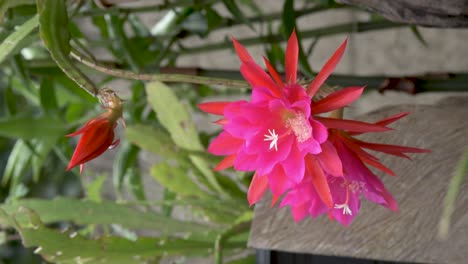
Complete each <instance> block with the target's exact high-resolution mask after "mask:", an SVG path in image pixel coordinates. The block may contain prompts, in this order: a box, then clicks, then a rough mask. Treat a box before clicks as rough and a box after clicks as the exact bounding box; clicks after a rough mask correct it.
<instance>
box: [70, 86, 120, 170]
mask: <svg viewBox="0 0 468 264" xmlns="http://www.w3.org/2000/svg"><path fill="white" fill-rule="evenodd" d="M99 98H100V101H101V103H102V105H103V107H104V108H105V109H106V110H107V111H106V112H105V113H103V114H101V115H99V116H98V117H95V118H93V119H91V120H90V121H88V122H87V123H86V125H85V126H84V127H82V128H80V129H78V130H77V131H75V132H73V133H71V134H68V135H66V136H67V137H74V136H78V135H81V137H80V140H79V141H78V144H77V146H76V149H75V151H74V152H73V156H72V158H71V159H70V162H69V164H68V166H67V170H70V169H72V168H73V167H75V166H78V165H80V173H81V172H82V171H83V168H84V164H85V163H86V162H88V161H90V160H92V159H95V158H97V157H98V156H100V155H101V154H102V153H104V152H105V151H106V150H107V149H109V148H114V147H116V146H117V145H118V144H119V141H120V140H119V139H116V140H115V139H114V128H115V127H116V126H117V121H118V120H119V119H120V118H121V117H122V101H121V99H120V98H119V97H118V96H117V95H116V94H115V93H114V92H113V91H112V90H110V89H101V93H100V97H99Z"/></svg>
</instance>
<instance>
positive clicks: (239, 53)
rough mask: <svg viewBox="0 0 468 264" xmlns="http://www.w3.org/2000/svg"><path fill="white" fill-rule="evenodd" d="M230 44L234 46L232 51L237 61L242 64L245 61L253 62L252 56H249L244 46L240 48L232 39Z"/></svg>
mask: <svg viewBox="0 0 468 264" xmlns="http://www.w3.org/2000/svg"><path fill="white" fill-rule="evenodd" d="M232 43H233V44H234V49H235V50H236V52H237V56H239V59H240V60H241V61H242V62H247V61H252V62H253V61H254V60H253V59H252V56H250V54H249V52H248V51H247V49H246V48H244V46H242V45H241V44H240V43H239V42H238V41H237V40H236V39H235V38H234V37H232Z"/></svg>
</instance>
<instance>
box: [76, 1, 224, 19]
mask: <svg viewBox="0 0 468 264" xmlns="http://www.w3.org/2000/svg"><path fill="white" fill-rule="evenodd" d="M218 1H220V0H204V1H203V4H204V5H210V4H214V3H216V2H218ZM193 5H194V1H193V0H178V1H174V2H169V1H164V3H163V4H158V5H149V6H141V7H132V8H124V7H118V6H113V7H111V8H107V9H91V10H86V11H83V12H81V13H79V14H78V16H102V15H105V14H109V15H119V14H125V13H148V12H154V11H163V10H168V9H173V8H176V7H189V6H193Z"/></svg>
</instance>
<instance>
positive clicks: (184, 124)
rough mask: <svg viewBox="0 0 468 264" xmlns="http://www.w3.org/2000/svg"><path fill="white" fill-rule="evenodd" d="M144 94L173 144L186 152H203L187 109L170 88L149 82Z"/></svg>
mask: <svg viewBox="0 0 468 264" xmlns="http://www.w3.org/2000/svg"><path fill="white" fill-rule="evenodd" d="M146 93H147V94H148V102H149V103H150V105H151V107H152V108H153V110H154V111H155V112H156V114H157V116H158V119H159V121H160V122H161V124H162V125H163V126H164V128H166V129H167V131H169V134H170V135H171V137H172V139H173V140H174V143H175V144H176V145H177V146H179V147H181V148H184V149H187V150H203V147H202V145H201V143H200V140H199V138H198V132H197V130H196V128H195V124H194V123H193V121H192V118H191V116H190V113H189V111H188V110H187V107H186V106H185V105H184V104H182V102H180V101H179V99H178V98H177V97H176V95H175V93H174V92H173V91H172V90H171V88H170V87H169V86H167V85H165V84H164V83H162V82H150V83H148V84H147V85H146Z"/></svg>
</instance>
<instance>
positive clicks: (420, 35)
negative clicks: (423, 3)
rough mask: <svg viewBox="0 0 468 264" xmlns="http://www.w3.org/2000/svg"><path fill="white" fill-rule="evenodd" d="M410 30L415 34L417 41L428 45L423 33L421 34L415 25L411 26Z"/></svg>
mask: <svg viewBox="0 0 468 264" xmlns="http://www.w3.org/2000/svg"><path fill="white" fill-rule="evenodd" d="M410 28H411V32H413V34H414V36H416V39H417V40H419V42H420V43H421V44H422V45H423V46H424V47H426V48H427V47H428V46H429V45H428V44H427V41H426V40H425V39H424V37H423V35H422V34H421V31H419V29H418V27H417V26H411V27H410Z"/></svg>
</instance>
